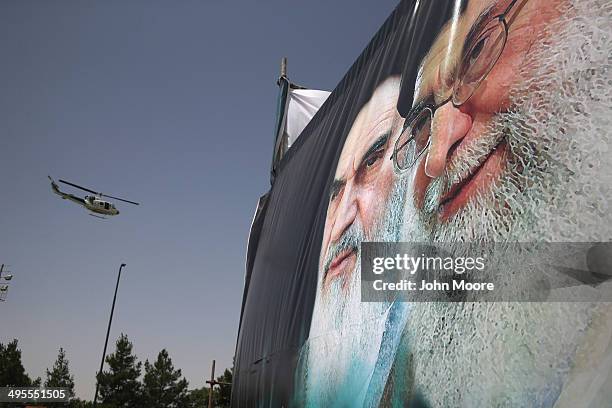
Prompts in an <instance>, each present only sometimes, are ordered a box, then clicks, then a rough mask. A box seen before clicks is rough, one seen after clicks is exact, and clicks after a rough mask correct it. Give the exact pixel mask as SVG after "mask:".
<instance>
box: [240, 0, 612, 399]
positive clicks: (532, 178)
mask: <svg viewBox="0 0 612 408" xmlns="http://www.w3.org/2000/svg"><path fill="white" fill-rule="evenodd" d="M611 121H612V2H610V1H609V0H469V1H460V0H457V1H451V0H428V1H423V0H420V1H417V0H407V1H403V2H401V3H400V4H399V6H398V7H397V9H396V10H395V12H394V13H393V14H392V15H391V16H390V17H389V19H388V20H387V21H386V22H385V24H384V25H383V26H382V28H381V29H380V30H379V32H378V33H377V34H376V35H375V36H374V38H373V39H372V41H371V43H370V44H369V45H368V47H367V48H366V49H365V50H364V52H363V53H362V55H361V56H359V58H358V59H357V61H356V62H355V64H354V65H353V67H352V68H351V69H350V70H349V72H348V73H347V74H346V76H345V77H344V78H343V80H342V81H341V82H340V84H339V85H338V86H337V88H336V89H335V90H334V91H333V92H332V93H331V95H330V96H329V97H328V99H327V100H326V102H325V104H324V105H323V106H322V107H321V109H320V110H319V111H318V112H317V114H316V115H315V116H314V118H313V119H312V120H311V121H310V123H309V124H308V125H307V126H306V128H305V129H304V131H303V132H302V134H301V135H300V137H299V138H298V139H297V141H296V142H295V143H294V144H293V145H292V146H291V148H290V149H289V150H288V152H287V153H286V154H285V156H284V157H283V159H282V161H281V162H280V164H279V166H278V167H277V169H276V178H275V179H274V183H273V185H272V188H271V190H270V192H269V193H268V194H267V195H265V196H264V197H262V199H261V200H260V203H259V206H258V212H257V214H256V217H255V220H254V223H253V228H252V231H251V237H250V241H249V253H248V259H247V276H246V282H245V293H244V300H243V309H242V315H241V322H240V329H239V333H238V342H237V348H236V356H235V371H234V373H235V377H234V383H233V389H232V404H233V406H236V407H247V406H266V407H280V406H286V407H289V406H296V407H301V406H307V407H348V406H357V407H360V406H364V407H376V406H394V407H406V406H408V407H527V406H534V407H609V406H612V283H611V278H612V247H611V246H610V242H612V211H611V208H610V203H611V198H612V194H611V193H612V191H611V190H612V157H611V154H612V153H611V152H612V135H611V134H610V133H611V130H612V123H611Z"/></svg>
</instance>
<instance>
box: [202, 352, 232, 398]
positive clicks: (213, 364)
mask: <svg viewBox="0 0 612 408" xmlns="http://www.w3.org/2000/svg"><path fill="white" fill-rule="evenodd" d="M206 382H207V383H208V384H210V393H209V394H208V408H213V400H212V397H213V389H214V387H215V385H225V386H227V385H229V386H231V385H232V384H230V383H226V382H222V381H217V380H215V360H213V362H212V371H211V372H210V380H206Z"/></svg>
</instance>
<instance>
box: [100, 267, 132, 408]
mask: <svg viewBox="0 0 612 408" xmlns="http://www.w3.org/2000/svg"><path fill="white" fill-rule="evenodd" d="M124 266H125V264H124V263H122V264H121V266H120V267H119V274H118V275H117V285H115V295H114V296H113V305H112V306H111V312H110V318H109V319H108V328H107V329H106V340H104V351H102V361H101V362H100V370H99V371H98V378H96V394H95V395H94V400H93V406H94V408H95V407H96V403H97V401H98V388H99V387H100V378H99V377H100V375H101V374H102V368H103V367H104V357H106V346H107V345H108V335H109V334H110V329H111V323H112V322H113V312H114V311H115V300H117V289H119V279H121V270H122V269H123V267H124Z"/></svg>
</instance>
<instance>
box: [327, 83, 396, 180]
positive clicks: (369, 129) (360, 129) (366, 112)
mask: <svg viewBox="0 0 612 408" xmlns="http://www.w3.org/2000/svg"><path fill="white" fill-rule="evenodd" d="M399 91H400V78H399V76H393V77H390V78H388V79H386V80H385V81H384V82H382V83H381V84H380V85H379V86H378V87H377V88H376V89H375V90H374V93H373V94H372V97H371V98H370V100H369V101H368V102H367V103H366V104H365V105H363V107H362V108H361V110H360V111H359V114H358V115H357V117H356V119H355V121H354V122H353V125H352V126H351V130H350V131H349V134H348V136H347V137H346V141H345V143H344V148H343V149H342V154H341V155H340V160H339V162H338V167H337V169H336V179H341V178H343V177H345V176H348V175H350V174H351V172H352V171H354V170H356V169H357V167H358V166H359V161H360V160H361V158H362V157H363V155H364V154H365V153H366V152H367V151H368V149H369V148H370V147H371V145H372V144H373V143H374V142H376V140H377V139H378V138H379V137H380V136H382V135H384V134H386V133H388V132H390V131H392V129H393V126H394V125H398V124H399V114H398V112H397V108H396V105H397V100H398V97H399Z"/></svg>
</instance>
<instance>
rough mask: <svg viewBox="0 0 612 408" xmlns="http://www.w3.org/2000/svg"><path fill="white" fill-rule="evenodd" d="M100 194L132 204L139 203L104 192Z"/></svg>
mask: <svg viewBox="0 0 612 408" xmlns="http://www.w3.org/2000/svg"><path fill="white" fill-rule="evenodd" d="M100 196H102V197H108V198H112V199H113V200H119V201H123V202H124V203H130V204H134V205H140V204H139V203H137V202H134V201H130V200H126V199H124V198H119V197H113V196H109V195H106V194H100Z"/></svg>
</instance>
